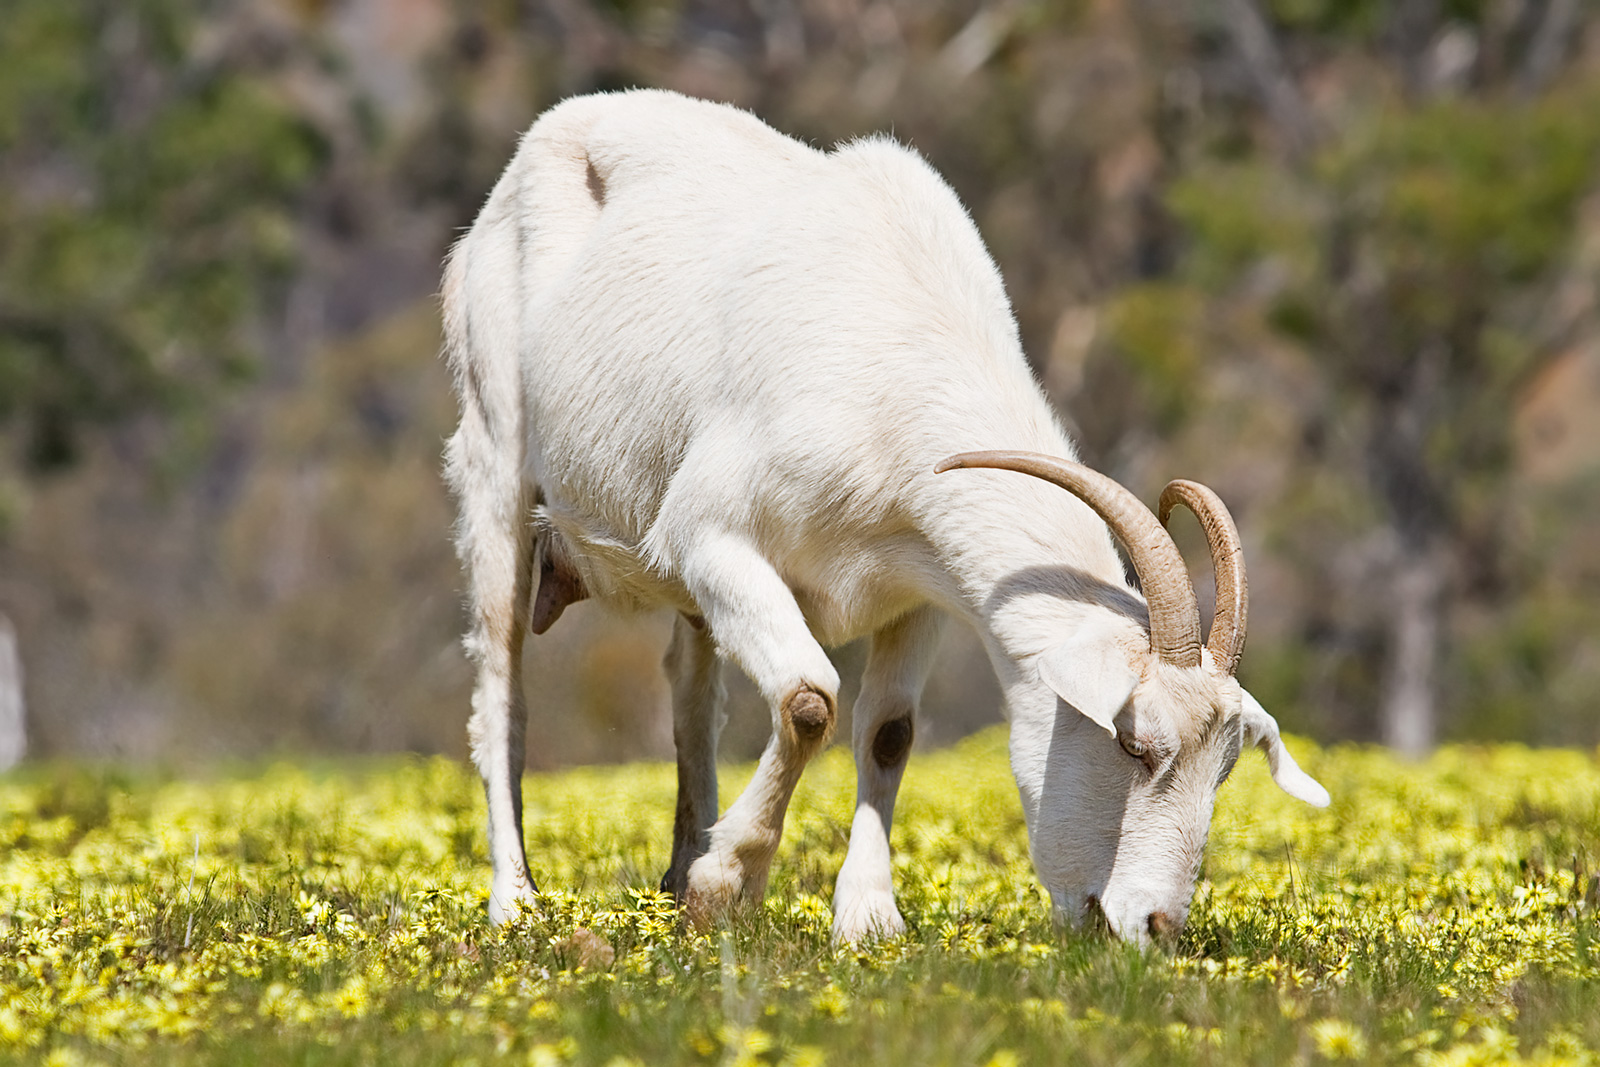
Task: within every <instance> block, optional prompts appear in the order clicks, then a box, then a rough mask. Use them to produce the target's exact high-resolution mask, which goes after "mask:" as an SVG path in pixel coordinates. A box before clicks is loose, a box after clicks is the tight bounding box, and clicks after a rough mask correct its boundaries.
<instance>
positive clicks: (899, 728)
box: [872, 715, 913, 770]
mask: <svg viewBox="0 0 1600 1067" xmlns="http://www.w3.org/2000/svg"><path fill="white" fill-rule="evenodd" d="M912 735H913V728H912V725H911V716H909V715H902V716H900V717H899V718H898V719H890V720H889V721H888V722H886V723H884V724H883V725H882V726H880V727H878V732H877V734H875V735H874V736H873V738H872V761H873V762H874V763H876V764H877V765H878V766H880V767H882V768H883V769H884V770H888V769H889V768H890V767H898V766H899V765H900V764H901V763H903V762H905V758H906V754H907V753H908V752H910V751H911V738H912Z"/></svg>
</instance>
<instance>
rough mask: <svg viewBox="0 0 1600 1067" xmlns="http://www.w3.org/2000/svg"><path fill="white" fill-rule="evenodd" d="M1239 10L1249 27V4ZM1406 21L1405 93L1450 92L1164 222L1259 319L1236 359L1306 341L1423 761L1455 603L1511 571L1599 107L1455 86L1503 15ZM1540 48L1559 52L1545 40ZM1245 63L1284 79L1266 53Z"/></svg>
mask: <svg viewBox="0 0 1600 1067" xmlns="http://www.w3.org/2000/svg"><path fill="white" fill-rule="evenodd" d="M1304 6H1309V7H1317V5H1314V4H1312V5H1304ZM1457 6H1460V5H1457ZM1229 7H1230V9H1232V10H1233V11H1235V12H1238V11H1240V10H1243V11H1245V12H1247V13H1248V12H1250V11H1252V10H1253V9H1252V8H1251V5H1250V4H1249V3H1248V0H1230V4H1229ZM1401 7H1402V8H1404V10H1403V11H1400V10H1397V12H1396V14H1395V23H1394V25H1393V26H1392V27H1391V28H1392V30H1393V35H1394V36H1395V37H1396V39H1397V40H1400V41H1401V44H1402V47H1403V50H1404V51H1405V53H1406V54H1405V56H1403V57H1402V58H1404V59H1406V60H1408V62H1407V63H1406V64H1405V65H1404V69H1403V70H1402V72H1401V80H1402V82H1403V83H1404V84H1406V85H1411V86H1415V85H1417V84H1419V83H1425V84H1427V85H1431V86H1432V87H1433V88H1434V90H1436V91H1432V92H1420V93H1419V92H1416V91H1415V90H1413V95H1411V96H1409V97H1407V96H1401V97H1399V98H1398V99H1394V98H1384V97H1382V96H1381V95H1380V96H1379V98H1378V99H1376V100H1375V101H1370V102H1368V105H1367V106H1366V107H1365V108H1364V109H1363V110H1364V114H1363V115H1361V117H1357V118H1350V117H1347V118H1346V120H1345V121H1344V122H1343V123H1342V124H1341V126H1340V128H1339V132H1338V134H1337V136H1329V137H1327V138H1325V139H1324V140H1323V141H1322V143H1321V145H1320V147H1318V148H1317V149H1316V150H1315V151H1314V153H1313V154H1312V155H1311V156H1310V158H1309V161H1308V162H1307V163H1305V164H1304V165H1299V166H1296V165H1293V164H1292V163H1288V164H1286V163H1285V162H1282V161H1279V160H1276V159H1274V158H1273V157H1272V156H1271V155H1270V154H1267V153H1252V154H1247V155H1245V156H1243V157H1242V158H1238V159H1230V160H1219V159H1215V158H1214V159H1212V160H1210V161H1209V162H1207V163H1206V164H1204V165H1202V166H1199V167H1196V168H1194V169H1193V170H1192V171H1191V172H1190V173H1189V174H1188V175H1186V176H1185V177H1184V178H1182V179H1181V180H1179V181H1178V182H1177V183H1175V185H1174V186H1173V187H1172V189H1171V191H1170V196H1169V198H1168V203H1169V206H1170V207H1171V209H1172V211H1173V212H1174V213H1175V215H1176V216H1177V217H1178V218H1179V219H1180V220H1181V221H1182V222H1183V223H1184V224H1185V225H1186V226H1187V227H1188V232H1189V234H1190V237H1191V242H1190V246H1189V252H1188V255H1187V257H1186V259H1185V262H1184V272H1185V274H1186V277H1187V278H1188V280H1189V281H1190V282H1191V283H1192V284H1194V285H1196V286H1198V287H1199V288H1200V289H1201V290H1202V291H1208V292H1211V293H1214V294H1227V295H1229V296H1231V297H1232V298H1233V300H1232V302H1231V303H1232V305H1233V306H1234V307H1235V308H1237V307H1239V306H1241V305H1242V306H1244V307H1246V308H1247V309H1248V310H1249V312H1250V314H1248V315H1246V316H1245V319H1244V321H1243V322H1239V321H1235V322H1234V323H1233V325H1232V329H1233V331H1234V334H1233V337H1232V338H1231V340H1232V341H1233V342H1235V343H1236V342H1237V341H1238V340H1240V336H1241V335H1240V333H1239V331H1240V330H1241V329H1242V330H1243V331H1244V333H1245V334H1248V333H1250V332H1251V331H1255V330H1258V329H1259V328H1260V327H1261V326H1264V327H1266V328H1267V329H1268V330H1269V331H1270V332H1272V333H1274V334H1276V335H1277V336H1278V337H1279V338H1282V339H1286V340H1289V341H1292V342H1294V343H1295V344H1296V345H1297V346H1298V347H1299V348H1300V350H1301V351H1302V352H1303V353H1305V356H1306V359H1307V360H1308V361H1309V364H1310V366H1311V367H1312V368H1313V369H1314V371H1315V374H1316V375H1317V376H1318V377H1319V378H1320V380H1321V383H1322V384H1321V387H1320V388H1319V389H1317V390H1315V396H1316V398H1317V399H1316V401H1315V402H1313V403H1311V404H1309V405H1308V406H1307V408H1306V410H1305V411H1304V419H1305V432H1304V440H1305V442H1306V453H1307V454H1306V456H1305V457H1304V458H1305V461H1306V462H1307V463H1308V464H1311V465H1313V466H1323V467H1326V468H1327V469H1328V470H1329V471H1330V473H1331V474H1332V477H1333V478H1334V479H1335V480H1339V479H1345V480H1349V481H1351V482H1353V483H1355V486H1356V487H1357V488H1358V492H1359V493H1360V494H1365V495H1366V496H1367V497H1368V498H1369V499H1370V500H1371V501H1372V502H1373V503H1374V505H1375V508H1374V511H1373V513H1374V514H1375V515H1376V516H1378V517H1379V518H1380V520H1381V522H1382V523H1383V525H1384V527H1385V531H1386V537H1385V539H1384V540H1385V543H1384V545H1383V548H1384V555H1385V557H1386V566H1385V567H1384V568H1383V571H1384V574H1385V579H1384V580H1383V581H1382V582H1381V583H1380V584H1379V585H1378V586H1377V590H1378V591H1379V594H1380V595H1381V597H1382V599H1383V602H1384V610H1383V611H1382V615H1383V617H1384V620H1385V623H1386V626H1387V629H1388V639H1387V666H1386V668H1385V671H1384V678H1383V681H1382V686H1381V692H1382V695H1381V701H1382V707H1381V711H1380V721H1381V728H1382V735H1383V738H1384V740H1385V741H1386V742H1387V743H1389V744H1391V745H1393V746H1394V747H1396V748H1398V749H1400V750H1402V751H1404V752H1407V753H1411V754H1418V753H1421V752H1423V751H1425V750H1426V749H1427V748H1429V747H1430V746H1431V745H1432V744H1433V743H1434V740H1435V737H1436V734H1437V723H1436V717H1437V716H1436V713H1435V701H1436V694H1437V689H1438V669H1437V661H1438V655H1439V647H1440V640H1441V634H1442V630H1443V624H1444V619H1445V618H1446V616H1447V609H1448V606H1449V603H1450V601H1451V600H1452V598H1453V597H1455V596H1457V595H1458V594H1459V593H1461V592H1462V591H1463V589H1464V588H1466V587H1469V586H1472V585H1474V584H1476V585H1478V586H1480V587H1481V586H1484V585H1485V584H1486V583H1487V584H1488V585H1490V586H1492V585H1493V582H1494V574H1495V572H1496V570H1497V568H1498V567H1499V562H1500V560H1499V556H1500V552H1501V546H1502V545H1503V542H1504V529H1505V526H1506V524H1507V515H1508V508H1507V505H1506V497H1507V475H1508V474H1509V473H1510V459H1511V430H1512V417H1513V414H1514V404H1513V399H1514V397H1515V395H1516V393H1517V391H1518V388H1519V386H1520V385H1521V384H1522V383H1523V382H1525V381H1526V380H1527V379H1528V377H1529V376H1530V375H1531V374H1532V372H1533V371H1535V370H1536V369H1537V368H1538V367H1539V366H1540V365H1541V363H1542V362H1543V361H1544V360H1545V359H1547V358H1548V357H1549V356H1551V355H1552V354H1554V352H1555V351H1557V344H1558V343H1561V342H1565V341H1566V340H1568V338H1566V337H1564V336H1562V334H1563V332H1564V329H1570V328H1571V327H1572V326H1573V325H1575V323H1573V322H1566V323H1565V324H1563V323H1562V322H1560V321H1553V320H1552V316H1550V314H1549V310H1550V308H1551V307H1552V306H1553V301H1552V299H1551V297H1552V294H1553V293H1554V291H1555V288H1556V286H1557V284H1558V282H1559V280H1560V277H1561V268H1562V267H1563V265H1564V263H1565V260H1566V258H1567V256H1568V253H1569V251H1570V246H1571V237H1572V235H1573V233H1574V232H1575V224H1576V221H1577V216H1578V208H1579V204H1580V201H1581V199H1582V197H1583V196H1584V194H1586V193H1588V192H1590V191H1592V190H1593V189H1594V187H1595V183H1596V169H1595V165H1596V161H1597V159H1600V127H1597V126H1596V125H1595V123H1594V121H1593V116H1594V115H1595V114H1596V107H1597V105H1600V98H1597V94H1596V92H1595V91H1594V87H1593V86H1588V85H1582V84H1579V85H1573V86H1569V87H1563V88H1562V89H1560V90H1559V91H1554V92H1550V93H1548V94H1547V95H1545V96H1542V97H1539V98H1537V99H1530V98H1528V97H1526V96H1525V95H1523V94H1519V93H1517V92H1514V91H1511V90H1512V89H1514V88H1517V87H1520V88H1523V89H1526V88H1527V87H1529V85H1530V84H1531V81H1530V78H1531V77H1532V76H1531V75H1529V74H1528V73H1527V72H1528V71H1529V70H1530V69H1537V70H1538V71H1540V72H1541V73H1540V74H1539V75H1538V77H1545V76H1547V74H1548V71H1547V69H1546V68H1548V66H1549V65H1550V59H1549V57H1548V55H1543V54H1541V55H1540V56H1538V57H1530V59H1529V61H1528V63H1527V64H1524V65H1522V66H1521V67H1519V68H1517V69H1519V70H1520V71H1522V73H1521V74H1519V75H1518V76H1517V77H1516V78H1515V79H1514V80H1513V79H1512V78H1511V76H1510V75H1507V76H1504V77H1498V78H1497V77H1494V76H1491V75H1490V74H1488V73H1485V72H1483V71H1479V72H1477V73H1476V74H1475V75H1472V76H1470V77H1469V74H1468V72H1466V71H1465V70H1464V69H1463V70H1461V71H1455V72H1452V71H1450V70H1444V69H1443V68H1445V67H1449V66H1450V65H1451V64H1452V63H1456V61H1455V60H1453V59H1451V58H1450V56H1449V55H1447V54H1446V55H1441V52H1448V51H1449V48H1448V47H1446V45H1447V44H1448V41H1449V36H1448V35H1449V34H1450V33H1471V32H1473V31H1472V30H1469V29H1468V28H1467V27H1469V26H1471V25H1472V24H1471V23H1469V22H1467V23H1464V22H1462V21H1460V20H1461V19H1463V18H1467V17H1477V18H1479V19H1488V18H1489V17H1490V13H1489V12H1488V11H1487V9H1485V10H1477V9H1473V10H1470V11H1466V10H1464V11H1460V12H1453V14H1454V15H1455V16H1456V19H1457V21H1456V22H1453V23H1450V24H1448V25H1445V24H1443V23H1442V22H1441V21H1440V20H1441V19H1442V18H1443V15H1444V14H1446V13H1447V12H1444V11H1443V10H1442V8H1441V6H1440V5H1439V4H1432V5H1426V4H1409V5H1401ZM1424 9H1426V10H1424ZM1319 10H1320V9H1319ZM1351 10H1352V11H1353V10H1354V9H1351ZM1545 11H1546V13H1547V14H1549V13H1550V12H1554V14H1555V16H1556V17H1562V14H1563V11H1564V8H1562V7H1561V6H1560V5H1559V4H1554V3H1552V4H1551V5H1547V7H1546V9H1545ZM1346 13H1347V14H1348V13H1349V12H1348V11H1347V12H1346ZM1430 13H1431V16H1432V18H1433V19H1434V21H1433V22H1430V23H1429V25H1428V26H1427V27H1423V28H1421V29H1419V27H1418V25H1417V24H1416V23H1417V22H1418V20H1425V19H1426V18H1427V17H1429V15H1430ZM1369 14H1370V13H1369ZM1366 17H1367V16H1363V19H1365V18H1366ZM1245 21H1247V22H1248V18H1246V20H1245ZM1360 26H1362V27H1365V26H1366V22H1365V21H1363V22H1362V23H1360ZM1477 29H1478V31H1479V32H1482V33H1487V32H1488V31H1487V29H1485V28H1483V27H1478V28H1477ZM1257 31H1260V33H1264V32H1265V30H1264V23H1263V24H1261V25H1257V26H1254V27H1253V28H1252V29H1251V30H1250V32H1249V33H1246V32H1244V31H1241V32H1240V36H1250V35H1251V34H1255V36H1254V37H1253V38H1252V39H1253V42H1254V43H1253V45H1252V47H1253V48H1254V49H1255V51H1256V52H1257V53H1260V52H1261V51H1262V50H1269V49H1270V48H1271V43H1270V41H1268V42H1266V43H1263V40H1262V39H1261V37H1260V34H1259V33H1257ZM1419 36H1420V39H1421V40H1422V42H1423V44H1422V45H1416V44H1414V43H1412V41H1413V38H1418V37H1419ZM1475 39H1476V37H1474V40H1475ZM1441 42H1443V43H1441ZM1428 46H1431V49H1432V50H1431V51H1430V52H1428V54H1429V56H1431V57H1432V58H1431V60H1429V62H1431V63H1432V66H1431V67H1429V68H1428V70H1429V71H1431V72H1432V73H1421V74H1419V73H1418V72H1417V69H1416V65H1417V63H1418V62H1421V61H1420V60H1417V59H1416V54H1415V53H1416V52H1417V50H1418V49H1425V48H1426V47H1428ZM1526 47H1527V48H1529V49H1538V48H1546V49H1548V48H1549V47H1550V46H1549V45H1548V42H1546V41H1545V38H1544V37H1543V36H1542V35H1541V33H1540V32H1539V31H1538V29H1537V28H1536V29H1535V30H1534V31H1532V32H1531V33H1530V34H1529V35H1528V44H1527V45H1526ZM1463 48H1465V46H1463ZM1466 51H1468V52H1471V53H1472V54H1474V55H1475V54H1477V52H1476V50H1475V49H1466ZM1252 65H1261V66H1264V67H1266V68H1268V69H1271V70H1275V71H1281V65H1280V64H1279V63H1277V62H1276V61H1261V60H1259V56H1258V57H1257V59H1256V60H1253V61H1252ZM1424 65H1426V64H1424ZM1457 65H1459V64H1457ZM1473 78H1475V79H1476V86H1475V87H1474V86H1473V84H1472V82H1473ZM1285 84H1286V81H1285V79H1283V78H1281V77H1279V78H1275V79H1274V80H1273V81H1272V91H1273V93H1275V94H1277V95H1278V96H1280V97H1281V96H1284V95H1287V94H1288V91H1287V90H1286V89H1285V88H1284V87H1285ZM1266 103H1267V106H1268V109H1269V110H1272V111H1275V112H1276V111H1281V112H1285V113H1288V114H1291V115H1294V116H1296V117H1295V119H1294V128H1293V129H1292V130H1290V131H1289V132H1288V134H1287V135H1286V137H1285V138H1284V139H1285V141H1286V142H1287V143H1288V144H1289V145H1290V146H1291V147H1292V148H1293V149H1294V150H1295V151H1294V152H1293V153H1290V156H1291V159H1293V158H1295V157H1297V156H1298V155H1299V154H1300V152H1301V151H1302V150H1303V148H1304V146H1305V145H1306V143H1307V136H1308V135H1307V133H1306V123H1305V121H1304V120H1303V116H1304V114H1305V113H1306V112H1305V108H1304V107H1303V104H1302V103H1300V102H1296V103H1294V104H1291V105H1285V104H1282V103H1279V104H1278V105H1276V106H1273V105H1272V101H1271V99H1269V100H1268V101H1267V102H1266ZM1192 318H1193V317H1192V316H1191V320H1192ZM1171 347H1172V346H1170V345H1169V346H1160V350H1162V351H1167V350H1170V349H1171ZM1132 351H1134V352H1135V354H1137V352H1138V348H1137V346H1133V348H1132ZM1169 389H1174V391H1177V387H1173V386H1169ZM1350 430H1354V432H1349V431H1350ZM1343 446H1348V447H1343ZM1303 484H1311V483H1310V480H1309V479H1306V480H1303ZM1319 485H1320V487H1319V491H1325V489H1326V482H1325V481H1324V482H1322V483H1319Z"/></svg>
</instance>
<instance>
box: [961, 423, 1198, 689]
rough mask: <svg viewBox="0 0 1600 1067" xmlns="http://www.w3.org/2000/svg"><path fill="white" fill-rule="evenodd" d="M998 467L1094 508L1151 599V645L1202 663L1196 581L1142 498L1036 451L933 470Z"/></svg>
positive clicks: (972, 455) (969, 459)
mask: <svg viewBox="0 0 1600 1067" xmlns="http://www.w3.org/2000/svg"><path fill="white" fill-rule="evenodd" d="M958 467H994V468H997V469H1000V470H1010V471H1019V472H1021V473H1023V474H1031V475H1033V476H1034V477H1035V478H1043V479H1044V480H1045V481H1047V482H1050V483H1051V484H1053V485H1059V486H1060V487H1061V488H1063V489H1065V490H1067V491H1068V492H1070V493H1072V494H1073V495H1074V496H1076V497H1078V498H1079V499H1081V500H1082V501H1083V502H1084V503H1085V504H1088V505H1089V506H1090V507H1091V508H1093V509H1094V510H1095V513H1096V514H1098V515H1099V516H1100V517H1101V518H1102V519H1104V520H1105V522H1106V525H1107V526H1110V527H1111V532H1112V533H1114V534H1116V535H1117V537H1118V538H1119V539H1120V540H1121V541H1122V543H1123V545H1124V546H1125V547H1126V548H1127V550H1128V558H1129V559H1131V560H1132V561H1133V569H1134V570H1135V571H1137V572H1139V584H1140V585H1142V586H1143V587H1144V595H1145V599H1146V600H1147V601H1148V602H1149V605H1150V647H1151V648H1152V649H1154V650H1155V652H1156V654H1157V655H1158V656H1160V657H1161V659H1162V661H1163V662H1166V663H1171V664H1173V665H1174V666H1177V667H1196V666H1199V664H1200V608H1199V605H1198V604H1197V603H1196V602H1195V597H1194V586H1192V585H1191V584H1190V583H1189V572H1188V570H1187V569H1186V568H1185V567H1184V565H1183V557H1182V556H1180V555H1179V554H1178V546H1177V545H1175V544H1173V543H1172V537H1171V536H1170V535H1169V534H1168V533H1167V531H1166V528H1165V527H1163V526H1162V525H1161V523H1159V522H1157V521H1156V517H1155V515H1153V514H1152V513H1151V512H1150V509H1149V508H1147V507H1145V506H1144V505H1143V504H1141V503H1140V502H1139V498H1138V497H1136V496H1134V495H1133V494H1132V493H1130V492H1129V491H1128V490H1127V489H1125V488H1123V487H1122V486H1121V485H1118V484H1117V483H1116V482H1115V481H1113V480H1112V479H1110V478H1108V477H1106V476H1105V475H1104V474H1101V473H1099V472H1098V471H1093V470H1090V469H1089V468H1088V467H1085V466H1084V465H1083V464H1081V463H1074V462H1072V461H1071V460H1065V459H1058V458H1056V457H1055V456H1046V455H1043V454H1041V453H1038V452H1010V451H1006V452H963V453H961V454H960V455H956V456H951V457H950V458H949V459H946V460H945V461H943V462H942V463H940V464H939V465H938V466H937V467H935V468H934V470H935V471H936V472H938V473H941V474H942V473H943V472H945V471H948V470H955V469H956V468H958Z"/></svg>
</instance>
